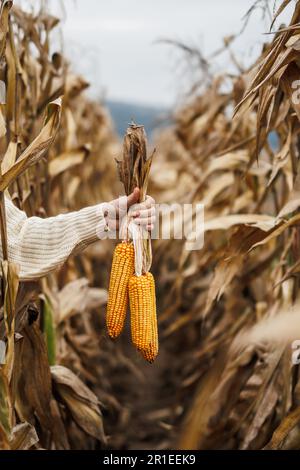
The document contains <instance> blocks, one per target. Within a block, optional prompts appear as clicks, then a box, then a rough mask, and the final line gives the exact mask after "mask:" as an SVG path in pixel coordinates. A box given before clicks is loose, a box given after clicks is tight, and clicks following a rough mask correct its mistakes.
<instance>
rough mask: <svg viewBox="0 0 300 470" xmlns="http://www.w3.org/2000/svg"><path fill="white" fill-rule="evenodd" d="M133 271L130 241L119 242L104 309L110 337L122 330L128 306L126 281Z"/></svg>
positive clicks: (132, 252)
mask: <svg viewBox="0 0 300 470" xmlns="http://www.w3.org/2000/svg"><path fill="white" fill-rule="evenodd" d="M133 273H134V247H133V244H132V243H129V242H122V243H119V244H118V245H117V246H116V248H115V251H114V256H113V262H112V268H111V274H110V281H109V289H108V302H107V311H106V326H107V330H108V334H109V336H110V337H111V338H116V337H117V336H119V334H120V333H121V332H122V330H123V327H124V322H125V318H126V312H127V306H128V281H129V279H130V277H131V276H132V275H133Z"/></svg>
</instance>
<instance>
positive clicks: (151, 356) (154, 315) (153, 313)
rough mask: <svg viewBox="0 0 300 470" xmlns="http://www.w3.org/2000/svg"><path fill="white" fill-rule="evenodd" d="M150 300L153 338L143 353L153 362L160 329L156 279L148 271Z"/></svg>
mask: <svg viewBox="0 0 300 470" xmlns="http://www.w3.org/2000/svg"><path fill="white" fill-rule="evenodd" d="M148 278H149V284H150V286H149V288H150V295H151V296H150V300H151V312H150V315H151V339H150V344H149V347H148V348H146V349H142V350H141V353H142V356H143V357H144V359H146V360H147V361H148V362H150V363H152V362H153V361H154V359H155V358H156V356H157V354H158V329H157V313H156V295H155V281H154V277H153V276H152V274H151V273H148Z"/></svg>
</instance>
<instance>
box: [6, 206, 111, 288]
mask: <svg viewBox="0 0 300 470" xmlns="http://www.w3.org/2000/svg"><path fill="white" fill-rule="evenodd" d="M5 208H6V222H7V239H8V259H9V261H11V262H14V263H16V264H18V265H19V269H20V273H19V276H20V279H21V280H33V279H38V278H40V277H42V276H45V275H46V274H48V273H49V272H51V271H53V270H54V269H56V268H58V267H59V266H61V265H62V264H63V263H64V262H65V261H66V259H67V258H68V257H69V256H70V255H71V254H73V253H77V252H78V251H80V250H81V249H83V248H85V247H86V246H88V245H89V244H90V243H93V242H95V241H96V240H98V239H99V238H100V239H101V238H105V236H106V231H105V230H106V221H105V218H104V215H103V211H102V208H101V204H97V205H95V206H90V207H86V208H84V209H81V210H80V211H77V212H69V213H67V214H60V215H57V216H55V217H48V218H46V219H42V218H40V217H27V216H26V214H25V212H23V211H21V210H20V209H18V208H17V207H16V206H15V205H14V204H13V202H12V201H11V200H10V199H8V198H5ZM2 255H3V254H2V249H1V247H0V259H2Z"/></svg>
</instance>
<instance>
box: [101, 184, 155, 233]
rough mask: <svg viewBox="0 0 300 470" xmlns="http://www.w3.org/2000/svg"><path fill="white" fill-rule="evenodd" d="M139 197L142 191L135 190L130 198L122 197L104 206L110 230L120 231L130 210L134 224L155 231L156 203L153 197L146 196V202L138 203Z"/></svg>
mask: <svg viewBox="0 0 300 470" xmlns="http://www.w3.org/2000/svg"><path fill="white" fill-rule="evenodd" d="M139 197H140V190H139V188H135V189H134V191H133V192H132V193H131V194H129V196H121V197H119V198H117V199H114V200H113V201H110V202H108V203H104V204H102V209H103V212H104V217H105V219H106V223H107V226H108V228H109V230H118V229H119V227H120V225H121V221H122V219H123V217H124V216H125V215H126V214H127V212H128V210H129V209H131V215H132V217H133V220H134V223H136V224H137V225H140V226H141V227H144V228H145V229H147V230H148V231H151V230H153V228H154V224H155V221H156V211H155V201H154V199H153V198H152V197H151V196H146V198H145V201H144V202H140V203H138V202H137V201H138V200H139Z"/></svg>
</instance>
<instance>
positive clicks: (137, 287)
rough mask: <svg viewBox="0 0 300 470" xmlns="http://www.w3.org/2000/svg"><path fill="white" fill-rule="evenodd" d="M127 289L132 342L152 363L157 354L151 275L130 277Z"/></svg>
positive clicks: (154, 302) (154, 306) (152, 280)
mask: <svg viewBox="0 0 300 470" xmlns="http://www.w3.org/2000/svg"><path fill="white" fill-rule="evenodd" d="M128 289H129V301H130V313H131V337H132V342H133V344H134V345H135V347H136V348H137V349H138V351H140V352H141V354H142V356H143V357H144V358H145V359H146V360H147V361H149V362H153V361H154V359H155V357H156V356H157V353H158V334H157V318H156V301H155V284H154V278H153V276H152V274H151V273H149V272H148V273H147V274H143V275H141V276H136V275H134V276H131V278H130V280H129V284H128Z"/></svg>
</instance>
